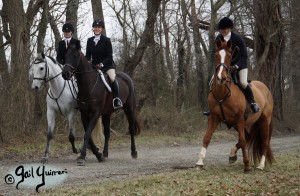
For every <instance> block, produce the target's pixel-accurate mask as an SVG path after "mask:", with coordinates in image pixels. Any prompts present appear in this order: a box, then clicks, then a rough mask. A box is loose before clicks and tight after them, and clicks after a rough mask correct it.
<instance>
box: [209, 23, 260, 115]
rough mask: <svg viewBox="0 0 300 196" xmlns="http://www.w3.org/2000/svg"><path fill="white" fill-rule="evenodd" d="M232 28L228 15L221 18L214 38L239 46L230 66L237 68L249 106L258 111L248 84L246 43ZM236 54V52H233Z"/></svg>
mask: <svg viewBox="0 0 300 196" xmlns="http://www.w3.org/2000/svg"><path fill="white" fill-rule="evenodd" d="M232 29H233V22H232V20H231V19H229V18H228V17H224V18H222V19H221V20H220V21H219V23H218V30H219V32H220V34H219V35H218V36H217V37H216V39H217V40H218V39H222V37H223V38H224V40H225V41H229V40H230V41H231V43H232V46H231V50H232V51H233V53H234V51H235V50H236V48H237V47H238V48H239V52H238V56H237V58H235V57H236V56H233V57H232V59H234V61H232V62H231V66H233V67H234V68H235V69H237V74H238V75H239V82H240V85H241V87H242V89H243V91H244V94H245V97H246V98H247V100H248V101H249V102H250V107H251V110H252V112H253V113H256V112H259V111H260V108H259V106H258V105H257V103H256V102H255V100H254V96H253V92H252V89H251V87H250V85H249V84H248V66H247V58H248V55H247V49H246V44H245V42H244V40H243V38H242V37H241V36H240V35H239V34H237V33H235V32H232ZM234 54H237V53H234ZM204 114H205V115H209V112H204Z"/></svg>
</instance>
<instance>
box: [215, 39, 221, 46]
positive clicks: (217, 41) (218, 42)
mask: <svg viewBox="0 0 300 196" xmlns="http://www.w3.org/2000/svg"><path fill="white" fill-rule="evenodd" d="M215 43H216V46H217V48H221V44H222V41H221V39H217V40H216V42H215Z"/></svg>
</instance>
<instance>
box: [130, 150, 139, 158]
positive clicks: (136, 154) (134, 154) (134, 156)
mask: <svg viewBox="0 0 300 196" xmlns="http://www.w3.org/2000/svg"><path fill="white" fill-rule="evenodd" d="M131 157H132V158H133V159H137V158H138V153H137V151H134V152H131Z"/></svg>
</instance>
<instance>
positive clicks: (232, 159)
mask: <svg viewBox="0 0 300 196" xmlns="http://www.w3.org/2000/svg"><path fill="white" fill-rule="evenodd" d="M236 160H237V156H236V155H235V156H233V157H229V163H235V162H236Z"/></svg>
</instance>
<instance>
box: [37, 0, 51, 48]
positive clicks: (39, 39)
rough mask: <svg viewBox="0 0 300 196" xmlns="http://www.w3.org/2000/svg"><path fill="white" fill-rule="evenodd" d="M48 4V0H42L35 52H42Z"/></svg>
mask: <svg viewBox="0 0 300 196" xmlns="http://www.w3.org/2000/svg"><path fill="white" fill-rule="evenodd" d="M48 4H49V0H44V3H43V13H42V19H41V21H40V24H39V26H38V29H39V34H38V37H37V52H38V53H41V52H44V47H45V45H44V40H45V36H46V31H47V25H48V12H49V6H48Z"/></svg>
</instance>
